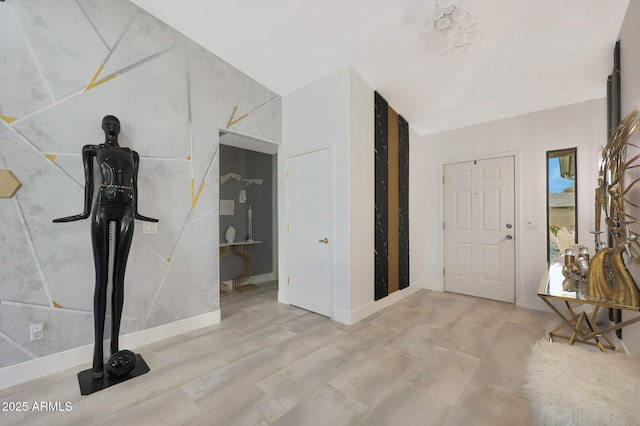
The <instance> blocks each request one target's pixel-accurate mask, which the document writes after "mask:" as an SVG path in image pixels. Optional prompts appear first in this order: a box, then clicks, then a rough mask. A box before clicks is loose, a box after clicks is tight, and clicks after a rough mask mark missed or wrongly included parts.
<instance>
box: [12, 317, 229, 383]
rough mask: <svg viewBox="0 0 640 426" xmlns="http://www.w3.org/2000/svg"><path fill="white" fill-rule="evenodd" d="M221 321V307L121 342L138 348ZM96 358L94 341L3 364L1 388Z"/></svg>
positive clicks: (137, 334) (126, 338)
mask: <svg viewBox="0 0 640 426" xmlns="http://www.w3.org/2000/svg"><path fill="white" fill-rule="evenodd" d="M218 323H220V310H219V309H218V310H217V311H213V312H207V313H206V314H202V315H198V316H195V317H191V318H185V319H183V320H179V321H175V322H171V323H169V324H164V325H159V326H157V327H152V328H147V329H145V330H140V331H135V332H133V333H130V334H125V335H123V336H120V346H121V347H123V348H127V349H137V348H139V347H142V346H145V345H148V344H151V343H155V342H158V341H160V340H164V339H168V338H170V337H173V336H177V335H179V334H184V333H188V332H190V331H193V330H197V329H199V328H203V327H208V326H210V325H213V324H218ZM108 342H109V341H108V340H107V341H106V342H105V347H106V348H108V347H109V343H108ZM92 358H93V344H90V345H85V346H80V347H77V348H73V349H69V350H66V351H63V352H58V353H55V354H51V355H47V356H43V357H40V358H36V359H32V360H29V361H25V362H22V363H20V364H15V365H10V366H8V367H4V368H0V389H6V388H8V387H11V386H15V385H18V384H20V383H25V382H28V381H30V380H34V379H38V378H40V377H44V376H48V375H50V374H54V373H57V372H59V371H63V370H67V369H69V368H73V367H74V366H79V365H82V364H86V363H87V362H89V363H90V362H91V360H92Z"/></svg>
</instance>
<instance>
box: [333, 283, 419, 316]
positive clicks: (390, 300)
mask: <svg viewBox="0 0 640 426" xmlns="http://www.w3.org/2000/svg"><path fill="white" fill-rule="evenodd" d="M421 288H422V287H419V286H417V285H416V286H414V285H410V286H409V287H406V288H403V289H402V290H398V291H394V292H393V293H391V294H390V295H388V296H387V297H383V298H382V299H380V300H377V301H375V302H369V303H367V304H366V305H363V306H361V307H359V308H356V309H354V310H352V311H351V312H348V311H342V310H338V309H335V310H334V311H333V319H334V321H337V322H340V323H342V324H346V325H352V324H355V323H357V322H358V321H360V320H362V319H364V318H366V317H368V316H369V315H371V314H373V313H376V312H378V311H379V310H380V309H384V308H386V307H387V306H391V305H393V304H394V303H396V302H398V301H399V300H402V299H404V298H405V297H407V296H409V295H411V294H413V293H415V292H416V291H418V290H420V289H421Z"/></svg>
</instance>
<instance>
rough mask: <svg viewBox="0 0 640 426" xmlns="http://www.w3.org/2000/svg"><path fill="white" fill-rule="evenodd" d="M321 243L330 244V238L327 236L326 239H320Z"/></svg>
mask: <svg viewBox="0 0 640 426" xmlns="http://www.w3.org/2000/svg"><path fill="white" fill-rule="evenodd" d="M318 242H319V243H325V244H329V239H328V238H327V237H324V240H318Z"/></svg>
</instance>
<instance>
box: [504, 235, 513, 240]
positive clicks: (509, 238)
mask: <svg viewBox="0 0 640 426" xmlns="http://www.w3.org/2000/svg"><path fill="white" fill-rule="evenodd" d="M505 238H506V239H507V240H513V235H511V234H509V235H507V236H506V237H505Z"/></svg>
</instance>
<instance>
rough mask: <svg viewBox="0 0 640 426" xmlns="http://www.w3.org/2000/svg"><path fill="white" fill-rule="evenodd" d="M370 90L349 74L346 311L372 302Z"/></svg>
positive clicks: (372, 170)
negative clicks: (348, 299) (348, 226)
mask: <svg viewBox="0 0 640 426" xmlns="http://www.w3.org/2000/svg"><path fill="white" fill-rule="evenodd" d="M373 93H374V92H373V89H372V88H371V86H369V84H368V83H367V82H365V81H364V80H363V79H362V77H360V76H359V75H358V74H357V73H356V72H354V71H353V70H350V73H349V111H350V127H349V134H350V137H349V140H350V145H349V157H350V162H349V163H350V164H349V169H350V179H351V184H350V189H349V198H350V203H349V217H350V219H349V221H350V228H351V229H350V233H349V240H350V241H349V247H350V254H349V256H350V259H351V270H350V283H351V289H350V291H351V300H350V305H349V307H350V310H352V311H353V310H358V309H361V308H362V307H364V306H367V305H368V304H370V303H372V302H373V297H374V284H373V283H374V279H375V278H374V272H375V264H374V246H375V240H374V237H375V233H374V232H373V231H374V229H375V221H374V217H375V213H374V212H375V190H374V189H375V187H374V185H372V183H373V182H374V181H375V178H374V174H375V167H374V166H375V162H374V158H375V152H374V151H375V149H374V143H373V142H374V137H375V135H374V131H375V123H374V96H373Z"/></svg>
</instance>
